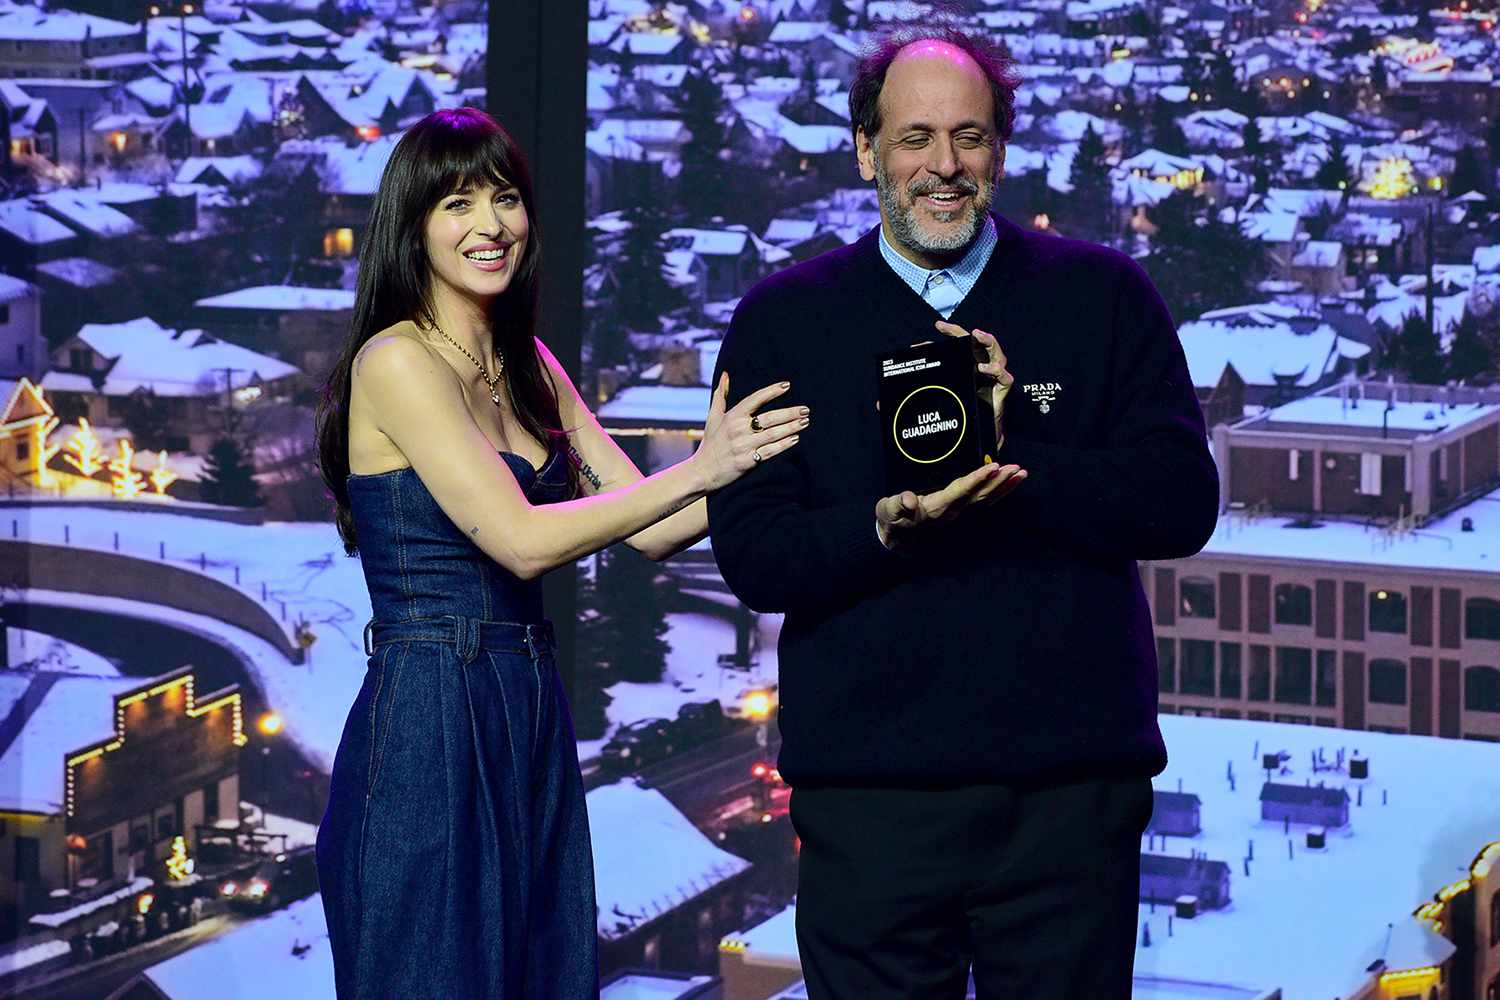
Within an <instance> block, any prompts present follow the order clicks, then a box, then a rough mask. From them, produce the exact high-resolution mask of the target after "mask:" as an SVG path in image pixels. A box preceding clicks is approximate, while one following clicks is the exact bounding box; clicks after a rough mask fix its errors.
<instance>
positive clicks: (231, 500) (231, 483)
mask: <svg viewBox="0 0 1500 1000" xmlns="http://www.w3.org/2000/svg"><path fill="white" fill-rule="evenodd" d="M199 485H200V486H201V487H202V489H203V499H204V500H206V501H208V502H209V503H215V504H221V505H223V506H226V507H259V506H261V505H262V504H263V503H265V500H264V499H262V497H261V495H260V484H259V483H257V482H256V481H255V468H254V466H252V465H251V464H250V462H249V461H247V459H246V456H245V452H244V450H243V449H242V448H241V447H240V444H239V442H238V441H236V440H235V439H234V438H232V437H221V438H219V440H217V441H215V442H214V443H213V447H211V448H210V449H209V451H208V456H207V458H206V459H205V460H204V462H203V479H202V480H201V481H200V483H199Z"/></svg>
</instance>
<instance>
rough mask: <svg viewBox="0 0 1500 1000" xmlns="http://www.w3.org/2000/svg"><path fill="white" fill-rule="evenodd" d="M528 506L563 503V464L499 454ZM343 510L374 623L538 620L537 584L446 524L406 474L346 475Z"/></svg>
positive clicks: (557, 456)
mask: <svg viewBox="0 0 1500 1000" xmlns="http://www.w3.org/2000/svg"><path fill="white" fill-rule="evenodd" d="M499 454H500V457H501V458H502V459H504V461H505V462H506V464H508V465H509V466H510V468H511V471H512V472H513V473H514V474H515V477H516V481H517V482H518V483H519V484H520V486H521V488H522V489H523V490H524V491H525V493H526V497H527V499H528V500H530V501H531V502H532V503H533V504H544V503H556V502H557V501H559V500H563V499H566V496H567V489H568V475H567V466H566V465H565V464H564V463H565V462H566V458H565V456H564V455H563V453H562V452H560V451H554V452H553V453H552V454H551V455H549V456H548V458H547V460H546V462H544V463H543V464H542V467H541V469H540V470H538V469H534V468H532V466H531V463H530V462H528V461H526V459H524V458H522V457H521V456H519V455H516V454H512V453H511V452H506V451H502V452H500V453H499ZM348 482H349V507H350V511H351V513H352V514H353V516H354V527H355V531H356V532H357V534H358V537H359V555H360V561H361V563H362V565H363V567H364V573H365V583H366V584H367V585H368V586H369V588H370V603H371V606H372V608H373V610H374V614H375V620H376V621H379V622H405V621H418V620H423V619H430V618H439V617H442V616H444V615H460V616H464V617H469V618H474V619H478V620H479V621H506V622H520V623H522V624H530V623H533V622H540V621H541V620H542V618H543V615H542V581H541V580H540V579H539V578H538V579H535V580H522V579H520V578H519V577H517V576H516V575H515V574H513V573H510V572H509V571H507V570H506V569H505V568H504V567H503V566H501V565H500V564H499V563H497V562H495V561H494V560H493V559H491V558H490V557H489V556H486V555H485V554H484V553H483V552H482V551H481V550H480V549H479V547H478V546H477V545H475V544H474V543H473V542H472V541H470V540H469V539H468V538H467V537H466V536H465V535H464V533H463V532H462V531H460V530H459V528H458V527H457V526H456V525H455V524H454V523H453V522H452V521H451V520H449V519H448V515H447V514H445V513H443V509H442V508H441V507H439V506H438V503H437V501H436V500H435V499H433V496H432V494H431V493H429V492H428V491H427V487H426V486H424V485H423V484H422V480H421V478H420V477H419V476H418V475H417V474H416V472H415V471H414V470H412V469H411V468H410V467H408V468H404V469H394V470H392V471H390V472H381V473H376V474H374V475H367V476H361V475H351V476H349V480H348Z"/></svg>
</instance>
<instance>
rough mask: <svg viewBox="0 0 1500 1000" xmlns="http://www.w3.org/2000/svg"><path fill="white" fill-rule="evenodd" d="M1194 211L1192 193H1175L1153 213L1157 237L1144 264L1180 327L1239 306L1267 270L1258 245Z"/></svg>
mask: <svg viewBox="0 0 1500 1000" xmlns="http://www.w3.org/2000/svg"><path fill="white" fill-rule="evenodd" d="M1198 208H1199V205H1198V201H1197V199H1196V198H1194V197H1193V195H1192V194H1191V193H1190V192H1187V191H1178V192H1176V193H1175V194H1173V195H1172V196H1171V197H1169V198H1167V199H1166V200H1164V201H1162V202H1161V203H1160V204H1158V205H1157V206H1156V207H1155V208H1153V209H1152V210H1151V219H1152V221H1153V222H1154V223H1156V225H1157V232H1156V235H1155V236H1153V237H1152V239H1151V252H1150V253H1149V254H1148V255H1147V256H1146V259H1145V261H1144V262H1143V263H1144V264H1145V267H1146V270H1147V272H1148V273H1149V274H1150V275H1151V280H1152V281H1153V282H1154V283H1155V284H1156V287H1157V290H1158V291H1159V292H1160V293H1161V296H1162V299H1163V300H1164V301H1165V302H1166V303H1167V307H1168V309H1170V310H1171V313H1172V316H1173V317H1174V318H1175V319H1176V320H1177V321H1178V322H1179V323H1181V322H1185V321H1187V320H1189V319H1193V318H1196V317H1197V316H1200V315H1202V314H1203V313H1204V312H1205V311H1207V310H1209V309H1216V308H1219V307H1222V306H1225V305H1230V304H1233V303H1237V302H1241V301H1243V300H1244V297H1245V296H1246V295H1247V294H1249V292H1250V291H1251V289H1252V288H1253V287H1254V285H1255V282H1257V281H1258V280H1260V277H1261V275H1262V273H1263V271H1264V269H1265V267H1264V261H1265V257H1264V254H1263V252H1262V250H1261V247H1260V244H1259V243H1257V242H1255V241H1254V240H1251V239H1249V238H1248V237H1246V236H1245V235H1244V234H1243V233H1241V232H1240V230H1239V228H1238V227H1237V226H1234V225H1231V224H1228V223H1225V222H1222V221H1220V220H1219V217H1218V213H1217V212H1216V211H1214V210H1212V209H1211V210H1209V211H1208V212H1207V213H1206V214H1204V215H1202V216H1200V215H1199V213H1198Z"/></svg>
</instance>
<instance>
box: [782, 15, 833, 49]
mask: <svg viewBox="0 0 1500 1000" xmlns="http://www.w3.org/2000/svg"><path fill="white" fill-rule="evenodd" d="M831 30H832V26H831V25H830V24H829V23H828V22H827V21H781V22H779V23H778V24H777V25H776V27H774V28H772V29H771V35H770V37H769V38H767V39H766V41H767V42H768V43H770V44H771V45H799V44H803V43H806V42H810V41H812V40H813V39H815V38H819V37H821V36H822V35H823V34H824V33H826V32H830V31H831Z"/></svg>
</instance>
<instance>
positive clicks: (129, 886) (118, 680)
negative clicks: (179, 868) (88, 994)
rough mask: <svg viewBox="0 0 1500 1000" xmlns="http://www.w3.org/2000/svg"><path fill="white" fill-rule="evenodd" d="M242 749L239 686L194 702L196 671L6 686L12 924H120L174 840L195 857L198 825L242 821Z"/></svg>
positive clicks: (4, 839)
mask: <svg viewBox="0 0 1500 1000" xmlns="http://www.w3.org/2000/svg"><path fill="white" fill-rule="evenodd" d="M244 743H245V734H244V726H243V709H242V705H241V698H240V692H239V690H238V687H237V686H229V687H225V688H222V689H220V690H218V691H213V692H202V691H199V690H198V689H197V684H196V675H195V674H194V671H193V669H192V668H191V667H184V668H182V669H180V670H176V671H173V672H172V673H169V674H165V675H163V676H161V677H157V678H154V679H150V680H143V679H141V678H138V677H100V676H91V675H78V674H70V673H58V672H49V671H44V670H39V671H35V672H28V673H6V674H4V675H0V857H3V858H7V859H10V858H14V859H15V870H14V873H13V874H14V878H13V879H12V878H6V879H0V893H3V894H4V895H3V897H0V907H3V912H5V913H11V914H15V923H16V924H17V925H20V926H24V925H25V924H27V923H30V924H31V925H32V929H36V928H38V927H42V928H49V927H50V928H58V927H62V926H64V925H67V926H68V927H69V928H70V929H74V930H77V929H84V928H82V927H74V926H73V924H74V921H75V920H77V919H83V918H92V919H91V920H90V921H89V922H90V923H91V924H92V923H102V922H103V921H105V920H108V919H111V917H112V916H114V915H115V914H114V913H113V910H114V908H115V907H114V905H113V904H114V903H119V904H125V905H128V903H129V902H130V897H131V896H133V895H134V894H135V892H137V891H139V888H141V887H143V886H144V885H149V881H143V880H147V879H149V878H150V877H151V876H152V875H154V874H157V872H158V869H159V868H160V865H161V863H162V862H163V861H164V860H165V859H166V858H167V857H168V856H169V854H170V852H171V847H172V842H173V840H174V839H175V838H177V837H178V836H183V837H186V838H187V844H188V848H189V851H190V852H191V853H194V854H195V853H196V848H197V844H196V842H195V837H194V833H195V831H196V830H197V829H198V828H199V827H201V826H205V825H211V824H213V823H214V822H215V821H216V820H218V819H220V818H238V815H239V805H238V804H239V749H240V747H241V746H243V745H244ZM7 874H11V873H9V872H8V873H7ZM112 895H114V896H119V899H117V900H113V901H109V897H110V896H112ZM101 900H105V901H106V902H104V903H103V904H102V905H91V904H98V903H99V902H100V901H101ZM20 926H16V927H9V928H0V936H6V937H8V936H10V935H11V934H13V933H15V931H17V930H18V929H20Z"/></svg>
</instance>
